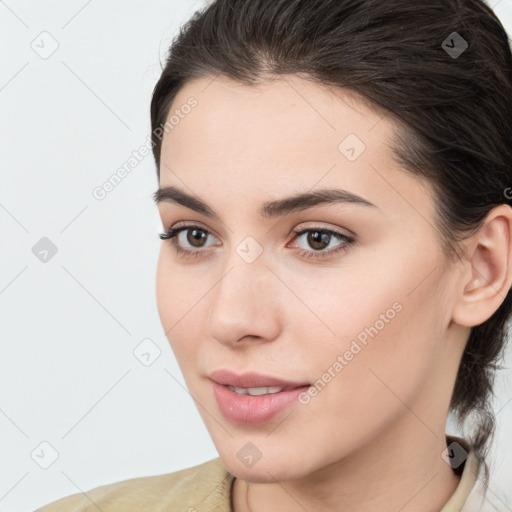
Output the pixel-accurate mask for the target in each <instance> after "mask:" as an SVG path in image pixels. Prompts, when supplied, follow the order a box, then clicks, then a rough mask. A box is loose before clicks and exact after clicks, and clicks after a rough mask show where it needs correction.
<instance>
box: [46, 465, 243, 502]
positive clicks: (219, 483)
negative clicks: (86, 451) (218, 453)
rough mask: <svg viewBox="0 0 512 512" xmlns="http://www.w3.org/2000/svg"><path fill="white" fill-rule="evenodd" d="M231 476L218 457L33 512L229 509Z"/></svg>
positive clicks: (110, 487)
mask: <svg viewBox="0 0 512 512" xmlns="http://www.w3.org/2000/svg"><path fill="white" fill-rule="evenodd" d="M233 480H234V476H233V475H232V474H231V473H229V472H228V471H227V469H226V468H225V467H224V465H223V463H222V460H221V459H220V457H217V458H216V459H212V460H209V461H207V462H204V463H202V464H199V465H197V466H193V467H190V468H186V469H182V470H180V471H175V472H173V473H166V474H162V475H154V476H146V477H139V478H131V479H129V480H122V481H120V482H115V483H111V484H107V485H102V486H100V487H95V488H94V489H91V490H88V491H85V492H83V493H77V494H73V495H70V496H67V497H65V498H61V499H60V500H57V501H54V502H52V503H49V504H47V505H45V506H44V507H42V508H39V509H37V510H36V512H64V511H66V512H92V511H94V512H97V511H98V509H100V510H102V511H103V512H120V511H124V510H141V511H142V510H148V511H149V510H164V509H165V510H174V509H173V508H170V507H172V506H175V507H176V509H178V508H179V509H180V510H184V511H185V512H186V511H187V510H189V509H190V510H195V511H197V512H200V511H203V510H204V511H207V510H218V511H219V512H220V511H224V510H226V512H228V511H229V509H230V505H229V502H230V491H231V484H232V481H233Z"/></svg>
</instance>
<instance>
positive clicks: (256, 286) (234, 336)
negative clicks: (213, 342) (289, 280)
mask: <svg viewBox="0 0 512 512" xmlns="http://www.w3.org/2000/svg"><path fill="white" fill-rule="evenodd" d="M247 238H251V237H247ZM272 288H273V286H272V273H271V272H270V270H269V269H268V268H267V266H266V261H265V258H264V257H263V248H262V247H261V246H260V245H259V244H258V243H257V242H256V241H255V240H254V239H252V240H250V239H244V240H242V242H241V243H239V244H238V245H237V246H235V247H234V249H233V250H232V252H231V254H230V255H228V256H226V259H225V261H224V265H223V267H222V274H221V277H220V280H219V282H218V283H217V285H216V286H215V290H214V291H213V294H212V303H211V309H210V315H209V328H210V330H211V334H212V335H213V337H215V338H216V339H217V340H218V341H221V342H235V341H237V340H238V339H240V338H242V337H244V336H246V335H251V336H256V337H269V336H270V337H271V336H272V332H271V331H272V329H273V328H274V327H275V326H276V324H275V321H276V314H277V311H278V309H279V308H278V307H277V308H276V307H275V306H276V304H275V302H274V301H275V298H276V295H275V293H273V290H272Z"/></svg>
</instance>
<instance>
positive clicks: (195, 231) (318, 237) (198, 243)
mask: <svg viewBox="0 0 512 512" xmlns="http://www.w3.org/2000/svg"><path fill="white" fill-rule="evenodd" d="M293 234H294V235H295V237H294V238H293V240H296V239H300V238H301V237H303V236H304V235H308V236H307V237H306V238H305V239H304V240H305V241H306V243H307V244H308V245H309V246H310V247H312V250H307V249H306V250H305V249H300V250H298V251H297V253H298V254H299V255H300V256H302V257H305V258H328V257H332V256H334V255H337V254H340V253H341V252H344V251H346V250H348V249H349V247H350V246H351V245H352V244H353V243H354V242H355V238H354V237H352V236H348V235H345V234H343V233H340V232H338V231H334V230H332V229H327V228H323V227H311V228H307V229H301V230H295V231H293ZM210 235H211V233H210V232H209V231H208V230H207V229H205V228H203V227H201V226H196V225H186V226H178V227H175V228H171V229H169V230H168V231H166V232H165V233H160V235H159V236H160V239H161V240H171V243H172V245H173V246H174V249H175V250H176V252H177V253H178V254H180V255H182V256H194V257H195V256H200V255H201V254H202V253H204V252H206V251H205V250H204V248H205V247H209V245H206V244H205V243H204V242H205V241H207V240H208V236H210ZM336 240H337V241H339V242H340V243H338V245H335V246H334V247H333V248H330V249H329V250H324V249H326V248H328V247H329V246H330V245H331V243H332V242H333V241H336ZM210 245H215V244H210Z"/></svg>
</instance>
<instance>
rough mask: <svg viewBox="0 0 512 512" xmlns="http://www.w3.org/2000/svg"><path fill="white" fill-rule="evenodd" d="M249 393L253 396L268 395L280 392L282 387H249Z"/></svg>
mask: <svg viewBox="0 0 512 512" xmlns="http://www.w3.org/2000/svg"><path fill="white" fill-rule="evenodd" d="M248 391H249V395H251V396H259V395H267V394H270V393H278V392H279V391H281V388H278V387H267V388H249V389H248Z"/></svg>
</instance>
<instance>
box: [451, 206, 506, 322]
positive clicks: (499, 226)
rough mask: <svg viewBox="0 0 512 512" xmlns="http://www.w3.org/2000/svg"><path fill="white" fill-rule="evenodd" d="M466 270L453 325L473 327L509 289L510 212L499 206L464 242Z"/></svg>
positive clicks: (486, 316)
mask: <svg viewBox="0 0 512 512" xmlns="http://www.w3.org/2000/svg"><path fill="white" fill-rule="evenodd" d="M465 258H466V259H467V266H466V268H465V271H464V272H463V273H462V274H461V279H462V281H461V288H462V292H461V295H460V297H459V298H458V299H457V301H456V303H455V306H454V310H453V321H454V322H455V323H457V324H459V325H463V326H466V327H473V326H476V325H480V324H482V323H483V322H485V321H486V320H487V319H489V318H490V317H491V316H492V315H493V314H494V312H495V311H496V310H497V309H498V308H499V306H500V305H501V303H502V302H503V301H504V300H505V297H506V296H507V293H508V292H509V290H510V287H511V285H512V208H511V207H510V206H508V205H506V204H500V205H499V206H496V207H495V208H493V209H492V210H491V211H490V212H489V213H488V215H487V217H486V219H485V222H484V224H483V225H482V226H481V227H480V229H479V230H478V232H477V233H475V234H474V235H472V236H471V238H470V239H468V241H467V253H466V256H465Z"/></svg>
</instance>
